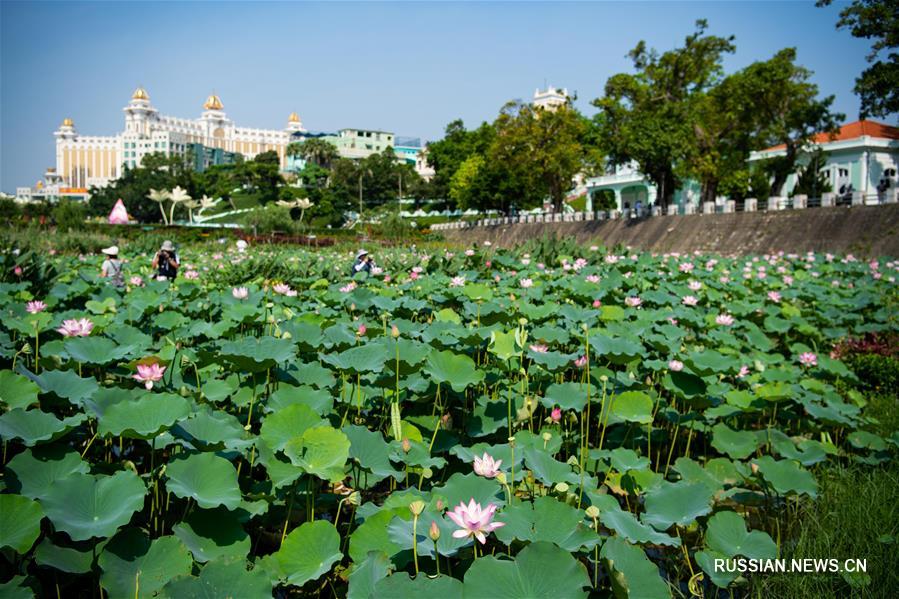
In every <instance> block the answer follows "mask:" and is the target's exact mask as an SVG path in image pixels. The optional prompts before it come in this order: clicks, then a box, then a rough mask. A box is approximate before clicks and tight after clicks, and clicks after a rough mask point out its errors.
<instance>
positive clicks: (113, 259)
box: [100, 245, 125, 288]
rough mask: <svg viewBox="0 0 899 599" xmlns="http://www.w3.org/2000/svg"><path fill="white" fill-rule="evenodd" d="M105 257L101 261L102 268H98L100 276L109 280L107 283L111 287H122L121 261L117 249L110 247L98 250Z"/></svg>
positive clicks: (113, 246) (123, 279)
mask: <svg viewBox="0 0 899 599" xmlns="http://www.w3.org/2000/svg"><path fill="white" fill-rule="evenodd" d="M100 251H101V252H103V254H105V255H106V259H105V260H103V266H101V267H100V276H101V277H103V278H104V279H107V278H108V279H109V283H110V284H111V285H112V286H113V287H119V288H121V287H124V286H125V277H124V276H123V275H122V261H121V260H119V247H118V246H117V245H111V246H109V247H108V248H103V249H102V250H100Z"/></svg>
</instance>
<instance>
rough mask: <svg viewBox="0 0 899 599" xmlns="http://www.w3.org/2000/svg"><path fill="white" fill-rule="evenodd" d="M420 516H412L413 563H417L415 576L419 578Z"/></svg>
mask: <svg viewBox="0 0 899 599" xmlns="http://www.w3.org/2000/svg"><path fill="white" fill-rule="evenodd" d="M417 529H418V516H417V515H416V514H412V561H413V562H414V563H415V575H416V576H418V532H417Z"/></svg>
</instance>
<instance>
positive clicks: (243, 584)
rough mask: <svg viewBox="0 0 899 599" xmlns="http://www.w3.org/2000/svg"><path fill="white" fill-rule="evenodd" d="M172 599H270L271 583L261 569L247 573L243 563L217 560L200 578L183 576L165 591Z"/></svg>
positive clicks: (163, 591)
mask: <svg viewBox="0 0 899 599" xmlns="http://www.w3.org/2000/svg"><path fill="white" fill-rule="evenodd" d="M160 596H162V597H168V598H170V599H223V598H232V597H233V598H234V599H238V598H239V599H269V598H270V597H271V596H272V583H271V581H270V580H269V577H268V574H266V572H264V571H263V569H262V568H255V569H253V570H247V566H246V561H245V560H242V559H239V560H238V559H232V560H215V561H211V562H209V563H208V564H206V565H205V566H204V567H203V569H202V570H200V575H199V576H196V577H195V576H181V577H178V578H175V579H173V580H172V581H171V582H169V583H168V584H167V585H165V587H164V588H163V589H162V591H161V593H160Z"/></svg>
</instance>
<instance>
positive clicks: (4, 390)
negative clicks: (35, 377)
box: [0, 370, 41, 410]
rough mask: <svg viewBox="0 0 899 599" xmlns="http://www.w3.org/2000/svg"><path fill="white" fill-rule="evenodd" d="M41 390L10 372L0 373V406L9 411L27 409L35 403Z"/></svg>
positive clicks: (26, 379)
mask: <svg viewBox="0 0 899 599" xmlns="http://www.w3.org/2000/svg"><path fill="white" fill-rule="evenodd" d="M40 390H41V388H40V387H38V386H37V384H36V383H34V382H33V381H31V380H29V379H28V378H26V377H24V376H22V375H20V374H16V373H15V372H13V371H11V370H3V371H0V405H4V406H6V408H7V409H9V410H15V409H17V408H18V409H22V410H24V409H25V408H28V407H29V406H31V405H32V404H33V403H35V402H37V394H38V393H39V392H40Z"/></svg>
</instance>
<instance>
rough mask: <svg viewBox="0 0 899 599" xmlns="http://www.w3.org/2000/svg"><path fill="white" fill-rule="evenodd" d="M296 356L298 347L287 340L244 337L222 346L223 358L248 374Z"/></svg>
mask: <svg viewBox="0 0 899 599" xmlns="http://www.w3.org/2000/svg"><path fill="white" fill-rule="evenodd" d="M295 356H296V346H295V345H294V344H293V343H291V342H290V341H289V340H287V339H277V338H275V337H244V338H243V339H237V340H235V341H226V342H225V343H223V344H222V349H221V357H222V358H225V359H226V360H228V361H230V362H232V363H234V364H235V365H237V366H238V367H239V368H242V369H243V370H246V371H248V372H260V371H263V370H266V369H268V368H272V367H274V366H276V365H277V364H283V363H284V362H287V361H288V360H291V359H293V358H294V357H295Z"/></svg>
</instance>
